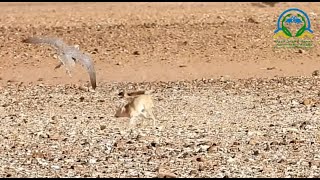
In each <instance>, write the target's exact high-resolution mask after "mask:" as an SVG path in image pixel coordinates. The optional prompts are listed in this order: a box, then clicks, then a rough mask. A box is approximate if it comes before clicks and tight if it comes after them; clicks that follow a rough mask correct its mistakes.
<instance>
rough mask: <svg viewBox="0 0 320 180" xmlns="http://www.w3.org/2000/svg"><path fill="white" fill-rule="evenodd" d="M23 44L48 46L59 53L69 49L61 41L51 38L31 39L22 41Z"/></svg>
mask: <svg viewBox="0 0 320 180" xmlns="http://www.w3.org/2000/svg"><path fill="white" fill-rule="evenodd" d="M22 42H24V43H31V44H48V45H50V46H52V47H54V48H55V49H57V50H58V51H63V50H64V49H65V48H66V47H67V45H66V44H65V43H64V42H63V41H62V40H61V39H58V38H50V37H29V38H27V39H24V40H22Z"/></svg>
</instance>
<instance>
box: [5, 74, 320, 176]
mask: <svg viewBox="0 0 320 180" xmlns="http://www.w3.org/2000/svg"><path fill="white" fill-rule="evenodd" d="M319 87H320V81H319V79H318V77H291V78H289V77H283V78H282V77H281V78H280V77H279V78H273V79H254V78H250V79H246V80H241V79H240V80H230V79H228V78H227V77H221V78H220V79H209V80H208V79H207V80H206V79H202V80H194V81H177V82H150V83H147V82H145V83H124V82H123V83H104V84H100V86H99V87H98V88H97V89H96V91H95V92H94V91H86V90H85V89H83V88H81V87H79V86H77V85H59V86H53V85H46V84H38V85H33V84H31V83H30V84H25V83H13V82H9V83H8V84H7V85H6V86H4V87H2V88H1V89H0V102H1V104H0V112H1V113H0V118H1V128H0V144H1V146H0V149H1V152H2V153H1V154H0V164H1V168H0V173H1V177H319V173H320V172H319V166H320V156H319V147H320V146H319V138H320V136H319V135H320V133H319V130H318V129H319V125H318V120H319V113H320V111H319ZM140 89H143V90H152V91H153V93H152V96H153V98H154V101H155V106H156V107H155V110H154V111H155V116H156V117H157V119H158V121H157V126H156V127H155V128H153V126H152V121H151V120H147V119H145V120H144V121H141V124H140V125H138V126H137V128H136V129H134V130H133V131H132V132H130V131H129V130H128V126H127V125H128V118H118V119H117V118H115V117H113V116H114V113H115V110H116V108H117V107H118V106H120V105H121V104H124V103H125V102H126V100H125V99H123V98H120V97H119V96H118V93H119V92H120V91H121V90H127V91H134V90H140Z"/></svg>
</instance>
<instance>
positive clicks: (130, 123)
mask: <svg viewBox="0 0 320 180" xmlns="http://www.w3.org/2000/svg"><path fill="white" fill-rule="evenodd" d="M136 121H137V117H136V116H132V117H131V118H130V119H129V126H130V128H132V127H133V126H135V125H136Z"/></svg>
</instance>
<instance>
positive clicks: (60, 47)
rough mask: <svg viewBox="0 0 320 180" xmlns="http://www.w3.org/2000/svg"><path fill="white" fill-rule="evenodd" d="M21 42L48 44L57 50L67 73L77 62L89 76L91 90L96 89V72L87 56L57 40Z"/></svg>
mask: <svg viewBox="0 0 320 180" xmlns="http://www.w3.org/2000/svg"><path fill="white" fill-rule="evenodd" d="M22 42H24V43H32V44H48V45H51V46H53V47H54V48H56V49H57V51H58V57H59V59H60V61H61V62H62V64H63V65H64V66H65V68H66V70H67V71H68V72H70V70H71V68H72V66H74V64H75V62H79V63H80V64H81V65H82V66H83V67H84V68H86V70H87V72H88V74H89V76H90V82H91V85H92V88H93V89H95V88H96V87H97V85H96V72H95V69H94V65H93V62H92V60H91V58H90V57H89V56H88V55H86V54H83V53H82V52H80V50H79V49H77V48H75V47H72V46H68V45H66V44H65V43H64V42H63V41H62V40H60V39H58V38H48V37H30V38H27V39H25V40H23V41H22Z"/></svg>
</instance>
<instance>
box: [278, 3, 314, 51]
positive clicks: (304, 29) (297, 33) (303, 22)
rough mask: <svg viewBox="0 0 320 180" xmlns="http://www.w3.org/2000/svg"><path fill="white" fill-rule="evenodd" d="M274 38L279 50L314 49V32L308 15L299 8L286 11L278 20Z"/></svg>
mask: <svg viewBox="0 0 320 180" xmlns="http://www.w3.org/2000/svg"><path fill="white" fill-rule="evenodd" d="M273 38H274V39H275V42H276V46H275V47H277V48H310V47H313V44H312V39H313V31H312V30H311V23H310V19H309V17H308V15H307V14H306V13H305V12H304V11H302V10H300V9H298V8H290V9H287V10H285V11H284V12H283V13H282V14H281V15H280V16H279V18H278V21H277V29H276V30H275V31H274V36H273Z"/></svg>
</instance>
